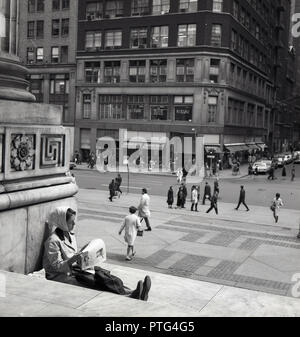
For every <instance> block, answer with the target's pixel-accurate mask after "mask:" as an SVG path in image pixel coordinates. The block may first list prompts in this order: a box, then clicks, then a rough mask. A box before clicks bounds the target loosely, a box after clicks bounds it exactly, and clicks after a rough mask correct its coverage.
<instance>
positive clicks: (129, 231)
mask: <svg viewBox="0 0 300 337" xmlns="http://www.w3.org/2000/svg"><path fill="white" fill-rule="evenodd" d="M136 211H137V208H136V207H134V206H131V207H130V208H129V213H130V214H129V215H127V216H126V217H125V219H124V221H123V223H122V226H121V228H120V230H119V235H121V234H122V232H123V230H124V229H125V236H124V240H125V242H126V243H127V245H128V246H127V255H126V260H127V261H131V260H132V258H133V257H134V256H135V254H136V251H135V250H134V242H135V239H136V237H137V232H138V231H142V227H141V223H140V219H139V217H138V216H137V215H136ZM130 252H131V254H130Z"/></svg>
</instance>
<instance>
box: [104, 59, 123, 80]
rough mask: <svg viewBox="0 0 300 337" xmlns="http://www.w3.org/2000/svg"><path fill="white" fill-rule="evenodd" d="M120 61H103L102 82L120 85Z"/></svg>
mask: <svg viewBox="0 0 300 337" xmlns="http://www.w3.org/2000/svg"><path fill="white" fill-rule="evenodd" d="M120 67H121V62H120V61H105V62H104V82H105V83H120Z"/></svg>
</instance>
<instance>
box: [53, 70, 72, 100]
mask: <svg viewBox="0 0 300 337" xmlns="http://www.w3.org/2000/svg"><path fill="white" fill-rule="evenodd" d="M69 89H70V87H69V75H68V74H51V75H50V95H56V94H57V95H58V94H61V95H65V94H69ZM52 102H53V97H52Z"/></svg>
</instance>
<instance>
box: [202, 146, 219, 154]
mask: <svg viewBox="0 0 300 337" xmlns="http://www.w3.org/2000/svg"><path fill="white" fill-rule="evenodd" d="M204 149H205V151H206V152H209V151H213V152H215V153H222V151H221V146H220V144H213V145H208V144H206V145H204Z"/></svg>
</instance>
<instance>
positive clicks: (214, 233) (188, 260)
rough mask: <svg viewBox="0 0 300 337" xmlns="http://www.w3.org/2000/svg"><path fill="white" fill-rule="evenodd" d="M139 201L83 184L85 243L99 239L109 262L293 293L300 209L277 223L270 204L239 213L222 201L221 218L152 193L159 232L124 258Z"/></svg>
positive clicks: (285, 212)
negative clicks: (131, 211)
mask: <svg viewBox="0 0 300 337" xmlns="http://www.w3.org/2000/svg"><path fill="white" fill-rule="evenodd" d="M238 184H239V182H238ZM282 184H283V185H284V182H282ZM286 184H287V183H286ZM258 185H259V183H257V186H258ZM139 198H140V195H139V194H129V195H124V196H122V198H120V199H115V200H114V202H113V203H111V202H109V201H108V199H107V193H106V192H105V191H99V190H91V189H90V190H87V189H81V190H80V192H79V194H78V201H79V218H78V220H79V224H78V228H77V231H78V239H79V246H82V245H83V244H84V243H86V242H87V241H89V240H91V239H92V238H95V237H100V238H102V239H104V241H105V242H106V245H107V251H108V262H110V263H116V264H118V265H125V266H129V267H133V268H140V269H145V270H150V271H157V272H160V273H165V274H171V275H176V276H181V277H185V278H190V279H195V280H202V281H208V282H213V283H218V284H222V285H230V286H234V287H241V288H246V289H254V290H259V291H264V292H268V293H273V294H280V295H285V296H291V279H292V276H293V275H294V274H295V273H298V272H300V259H299V254H300V240H298V239H297V238H296V235H297V233H298V227H299V219H300V212H299V210H292V209H287V208H286V207H285V208H284V209H282V210H281V214H280V219H279V222H278V224H275V223H274V220H273V218H272V213H271V211H270V210H269V207H263V206H255V205H251V212H245V211H243V210H241V211H239V212H237V211H234V210H233V208H234V206H235V204H231V203H224V202H221V203H220V204H219V211H220V215H219V216H216V215H215V214H206V213H205V212H204V211H205V210H206V209H207V208H208V206H202V205H201V206H200V208H199V209H200V212H199V213H191V212H190V211H189V210H188V209H186V210H175V209H173V210H168V209H167V207H166V200H165V197H160V196H155V197H154V196H152V200H151V210H152V216H151V224H152V227H153V229H154V230H153V231H152V232H145V233H144V237H142V238H140V237H138V238H137V240H136V250H137V256H136V257H135V258H134V260H133V261H131V262H126V261H125V253H126V245H125V243H124V240H123V236H119V235H118V230H119V228H120V224H121V221H122V219H123V217H124V216H125V215H126V214H127V212H128V207H129V206H130V205H137V204H138V201H139ZM188 206H189V205H188Z"/></svg>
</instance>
